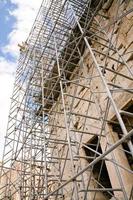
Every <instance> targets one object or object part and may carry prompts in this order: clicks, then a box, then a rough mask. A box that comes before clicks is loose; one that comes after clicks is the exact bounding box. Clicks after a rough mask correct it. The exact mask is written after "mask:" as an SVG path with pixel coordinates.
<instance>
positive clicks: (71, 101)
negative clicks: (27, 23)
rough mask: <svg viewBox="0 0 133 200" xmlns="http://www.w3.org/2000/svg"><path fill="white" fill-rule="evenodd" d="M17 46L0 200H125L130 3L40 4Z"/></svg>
mask: <svg viewBox="0 0 133 200" xmlns="http://www.w3.org/2000/svg"><path fill="white" fill-rule="evenodd" d="M19 47H20V58H19V62H18V68H17V71H16V80H15V84H14V91H13V95H12V98H11V100H12V102H11V108H10V113H9V122H8V128H7V134H6V137H5V145H4V153H3V160H2V164H1V174H0V177H1V182H0V200H61V199H65V200H109V199H110V200H133V171H132V170H133V1H132V0H124V1H123V0H44V1H43V2H42V5H41V7H40V10H39V12H38V15H37V17H36V20H35V22H34V24H33V27H32V29H31V32H30V34H29V37H28V39H27V40H26V41H25V42H22V44H21V45H19Z"/></svg>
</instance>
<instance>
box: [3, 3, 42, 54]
mask: <svg viewBox="0 0 133 200" xmlns="http://www.w3.org/2000/svg"><path fill="white" fill-rule="evenodd" d="M11 2H12V3H14V4H15V5H16V6H17V8H16V9H14V10H12V11H10V10H9V14H10V15H11V16H13V17H15V19H16V23H15V24H14V26H13V30H12V32H11V33H10V34H9V36H8V39H9V43H8V44H7V45H6V46H5V47H4V48H3V52H4V53H10V54H11V55H12V56H14V57H17V56H18V54H19V48H18V47H17V44H18V43H21V42H22V41H25V40H26V39H27V37H28V34H29V32H30V29H31V27H32V24H33V22H34V20H35V17H36V15H37V12H38V9H39V7H40V5H41V2H42V0H23V1H20V0H11Z"/></svg>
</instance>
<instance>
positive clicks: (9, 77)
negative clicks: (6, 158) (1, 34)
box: [0, 57, 16, 153]
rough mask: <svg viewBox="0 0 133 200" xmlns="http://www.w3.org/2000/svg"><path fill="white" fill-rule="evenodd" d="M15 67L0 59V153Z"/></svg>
mask: <svg viewBox="0 0 133 200" xmlns="http://www.w3.org/2000/svg"><path fill="white" fill-rule="evenodd" d="M15 65H16V64H15V63H13V62H10V61H6V60H5V59H4V58H3V57H0V153H1V152H2V148H3V143H4V135H5V133H6V127H7V121H8V113H9V107H10V97H11V93H12V88H13V82H14V71H15Z"/></svg>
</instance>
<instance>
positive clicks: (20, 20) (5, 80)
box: [0, 0, 42, 157]
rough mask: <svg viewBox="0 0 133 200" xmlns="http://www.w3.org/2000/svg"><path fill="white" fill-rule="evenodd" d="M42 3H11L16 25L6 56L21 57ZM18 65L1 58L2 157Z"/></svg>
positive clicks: (30, 0)
mask: <svg viewBox="0 0 133 200" xmlns="http://www.w3.org/2000/svg"><path fill="white" fill-rule="evenodd" d="M41 1H42V0H22V1H21V0H11V3H14V4H16V8H15V9H14V10H11V11H10V10H9V14H10V16H14V17H15V20H16V22H15V23H14V26H13V30H12V31H11V32H10V33H9V35H8V41H9V42H8V44H7V45H6V46H4V47H3V48H2V51H3V53H4V54H7V53H8V54H10V55H11V56H12V57H13V58H15V59H16V60H17V58H18V56H19V48H18V46H17V45H18V43H21V42H22V41H25V40H26V39H27V37H28V34H29V32H30V29H31V27H32V24H33V22H34V20H35V17H36V15H37V11H38V9H39V7H40V5H41ZM4 2H6V0H5V1H4ZM9 9H10V8H9ZM5 17H6V16H5ZM5 19H6V18H5ZM7 20H8V18H7ZM1 31H2V30H1ZM16 63H17V62H16ZM16 63H14V62H11V61H9V60H6V59H5V58H4V57H0V157H1V155H2V153H1V152H2V148H3V143H4V135H5V133H6V127H7V121H8V113H9V107H10V97H11V93H12V90H13V82H14V72H15V69H16Z"/></svg>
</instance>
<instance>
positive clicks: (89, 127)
mask: <svg viewBox="0 0 133 200" xmlns="http://www.w3.org/2000/svg"><path fill="white" fill-rule="evenodd" d="M132 7H133V1H122V3H121V4H119V2H118V1H116V0H114V1H112V4H111V5H110V7H109V8H108V9H107V10H101V11H100V14H101V15H104V16H105V17H101V16H99V15H98V16H96V17H95V19H94V22H93V24H92V27H93V28H90V31H93V32H95V34H96V37H92V40H91V42H92V44H91V47H92V48H93V50H94V54H95V57H96V60H97V61H98V63H99V65H100V66H101V70H102V72H103V76H104V78H105V79H106V81H107V82H108V86H109V88H110V90H111V91H112V96H113V98H114V101H115V103H116V105H117V107H118V109H120V110H121V109H123V108H124V107H125V105H127V103H128V102H129V101H131V100H132V98H133V96H132V93H130V92H125V91H123V90H118V87H116V86H120V87H123V88H133V81H132V80H131V79H128V78H127V77H131V74H130V70H132V68H133V65H132V62H133V13H130V14H128V15H126V16H124V17H123V18H121V19H119V20H117V23H115V25H114V23H113V22H114V20H115V19H117V17H118V16H121V15H122V14H123V13H126V11H127V10H129V9H131V8H132ZM116 16H117V17H116ZM98 24H99V25H98ZM100 27H101V30H100ZM110 38H111V39H110ZM109 40H110V41H111V42H109ZM108 46H110V50H108ZM99 52H100V53H99ZM104 66H106V67H107V68H108V70H105V71H104V70H103V68H104ZM120 74H123V75H125V77H123V76H121V75H120ZM84 77H86V78H84ZM63 84H64V85H65V87H64V91H63V92H64V93H63V96H61V95H60V96H59V98H58V103H57V104H55V105H54V107H53V111H52V113H51V119H50V124H53V125H55V126H54V127H52V128H51V132H52V133H54V134H55V135H56V136H55V135H53V136H51V139H52V138H53V139H54V141H57V143H58V144H55V143H54V144H53V145H51V149H52V148H53V149H54V151H53V152H52V150H51V154H52V155H53V156H55V157H60V158H62V159H61V161H60V172H59V170H58V169H59V163H54V164H53V165H52V168H51V174H53V173H54V174H56V175H57V176H58V175H59V173H62V172H63V176H62V179H64V180H67V179H69V178H70V177H71V176H73V175H74V173H76V172H78V171H80V170H81V169H83V168H84V167H85V166H86V165H87V164H88V163H89V162H90V160H88V159H86V158H85V157H86V153H85V150H84V149H85V148H83V145H84V144H89V143H91V140H92V139H93V138H94V137H95V135H97V136H98V135H100V134H101V129H102V128H103V131H102V135H103V136H101V139H100V145H101V149H102V152H104V151H106V150H107V149H108V148H109V147H110V145H111V144H114V143H115V142H116V141H117V140H118V133H117V132H114V131H113V129H112V125H111V123H106V124H105V127H102V125H103V124H102V119H103V117H104V116H105V112H106V111H107V110H108V113H107V114H108V117H107V120H108V122H110V121H111V120H116V118H115V115H116V114H115V112H114V109H113V107H112V105H111V104H110V102H109V101H108V100H109V99H108V97H107V93H106V89H105V86H104V85H103V82H102V80H101V78H100V77H99V73H98V72H97V70H96V67H95V64H94V62H93V59H92V57H91V54H90V53H89V51H88V50H87V49H86V50H85V52H84V55H83V58H82V60H80V62H79V66H77V67H76V68H75V70H74V72H73V75H72V76H71V80H70V82H69V81H68V82H66V83H63ZM111 84H115V85H116V86H115V87H113V86H112V85H111ZM72 96H75V98H72ZM62 98H63V99H64V104H65V105H64V106H63V101H62ZM108 104H109V109H107V106H108ZM64 112H66V117H65V115H64ZM65 127H67V130H66V129H65ZM69 136H70V137H69ZM98 137H99V136H98ZM66 138H67V139H66ZM66 140H71V141H72V142H71V149H72V152H70V151H69V150H68V149H69V148H70V146H69V145H68V143H67V142H66ZM75 141H76V142H75ZM121 149H123V147H122V145H121V146H119V148H117V149H116V150H115V151H113V153H110V154H109V155H108V156H107V158H108V159H113V160H114V161H117V162H118V163H119V164H120V165H122V166H124V167H125V168H127V169H130V166H129V163H128V160H127V157H126V155H125V153H124V152H123V151H122V150H121ZM71 154H72V155H71ZM71 156H73V163H72V162H71V161H70V160H71ZM66 157H67V160H66V161H65V158H66ZM63 158H64V160H63ZM79 158H80V159H79ZM105 164H106V168H107V171H108V175H109V179H110V183H111V186H112V188H121V186H123V187H124V188H125V192H126V193H127V194H128V196H129V194H130V191H131V187H132V180H133V177H132V176H131V174H130V173H129V172H128V171H126V170H125V169H122V168H121V167H118V166H117V165H115V164H114V163H113V162H111V161H107V160H106V161H105ZM90 177H91V180H90V185H89V188H92V189H93V188H95V187H98V184H97V182H96V180H95V176H94V175H91V169H89V170H87V171H86V172H85V173H84V174H83V175H81V176H79V177H78V178H77V180H78V181H77V184H76V183H75V182H73V184H75V187H78V190H79V191H80V190H81V192H80V194H81V198H80V199H82V198H83V193H82V189H83V184H82V183H83V182H84V184H85V185H87V182H88V180H89V178H90ZM81 180H83V182H82V183H81ZM120 182H121V183H120ZM57 185H58V184H57V183H56V182H55V183H52V186H51V188H50V190H51V191H53V190H54V189H55V188H56V186H57ZM66 189H67V190H68V191H69V192H68V193H65V195H64V197H65V199H70V196H71V195H72V192H73V191H72V189H71V185H70V184H68V185H67V186H66ZM94 195H95V193H94V192H90V193H87V199H90V200H91V199H93V197H94ZM114 195H115V197H116V198H117V199H119V200H120V199H121V200H124V196H123V192H121V191H115V192H114ZM95 199H96V200H104V199H111V198H109V197H108V196H107V195H106V194H104V193H102V192H97V193H96V197H95ZM112 199H113V198H112Z"/></svg>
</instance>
